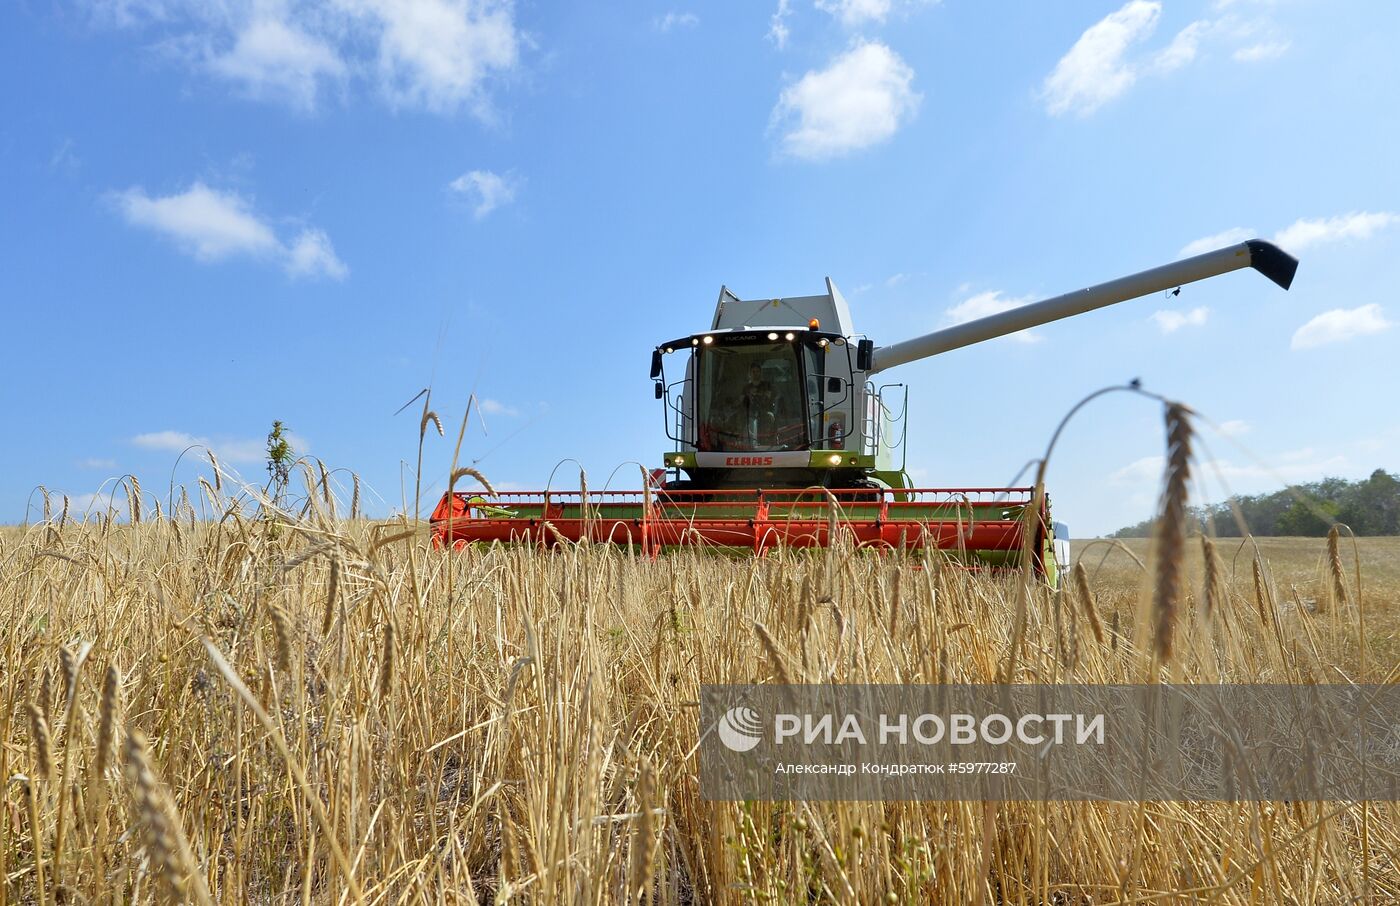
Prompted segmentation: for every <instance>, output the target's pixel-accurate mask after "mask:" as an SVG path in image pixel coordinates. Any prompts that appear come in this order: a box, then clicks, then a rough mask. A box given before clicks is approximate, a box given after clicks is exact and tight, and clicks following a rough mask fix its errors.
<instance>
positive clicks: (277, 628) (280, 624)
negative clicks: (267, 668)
mask: <svg viewBox="0 0 1400 906" xmlns="http://www.w3.org/2000/svg"><path fill="white" fill-rule="evenodd" d="M267 613H268V616H270V617H271V618H272V635H273V639H274V641H275V642H276V645H277V661H276V665H277V669H278V671H279V672H281V673H290V672H291V670H292V642H293V639H292V635H293V630H292V620H291V617H289V616H288V615H287V608H286V607H284V606H283V605H282V603H281V602H280V601H272V602H270V603H269V604H268V606H267Z"/></svg>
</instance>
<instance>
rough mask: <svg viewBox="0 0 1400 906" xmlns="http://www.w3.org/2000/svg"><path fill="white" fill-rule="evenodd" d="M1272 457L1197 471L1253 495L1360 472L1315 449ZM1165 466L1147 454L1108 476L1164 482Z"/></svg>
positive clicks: (1216, 463)
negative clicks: (1262, 462) (1283, 484)
mask: <svg viewBox="0 0 1400 906" xmlns="http://www.w3.org/2000/svg"><path fill="white" fill-rule="evenodd" d="M1271 460H1272V461H1266V463H1265V464H1264V465H1259V464H1256V463H1238V462H1234V461H1232V460H1229V459H1214V460H1212V461H1210V462H1208V463H1202V464H1201V465H1199V466H1198V467H1197V468H1196V472H1197V474H1199V475H1200V476H1201V477H1202V478H1203V479H1205V480H1207V481H1209V482H1211V484H1212V486H1213V485H1214V483H1215V482H1216V481H1218V480H1222V479H1223V480H1224V481H1225V482H1226V483H1227V485H1228V486H1229V490H1230V491H1231V492H1232V493H1236V494H1252V493H1257V492H1259V491H1262V490H1266V489H1268V488H1277V487H1279V486H1280V483H1281V482H1286V483H1291V484H1300V483H1303V482H1308V481H1317V480H1318V479H1321V478H1325V477H1328V476H1331V475H1345V474H1348V473H1352V472H1355V471H1356V469H1355V467H1354V466H1353V465H1352V463H1351V461H1350V460H1348V459H1347V458H1346V457H1345V456H1343V455H1341V454H1336V455H1333V456H1327V457H1322V456H1320V455H1319V454H1318V453H1316V452H1315V451H1313V450H1293V451H1290V452H1286V453H1280V454H1277V455H1275V456H1273V457H1271ZM1165 467H1166V461H1165V460H1164V459H1163V458H1162V457H1161V456H1144V457H1143V458H1142V459H1139V460H1136V461H1134V462H1131V463H1129V464H1128V465H1126V466H1124V467H1123V468H1121V469H1118V470H1117V471H1115V472H1113V473H1111V474H1110V475H1109V476H1108V478H1109V481H1111V482H1112V483H1114V484H1120V485H1142V484H1154V485H1155V484H1157V483H1160V482H1161V480H1162V475H1163V470H1164V469H1165Z"/></svg>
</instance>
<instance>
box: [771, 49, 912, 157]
mask: <svg viewBox="0 0 1400 906" xmlns="http://www.w3.org/2000/svg"><path fill="white" fill-rule="evenodd" d="M913 80H914V70H913V69H911V68H909V66H908V64H906V63H905V62H904V60H902V59H901V58H900V56H899V54H897V53H895V52H894V51H893V50H890V48H888V47H886V46H885V45H884V44H881V43H879V42H876V41H870V42H862V43H859V44H857V45H855V46H854V47H852V48H851V49H850V50H848V51H846V52H845V53H843V54H841V55H840V56H838V57H836V58H835V59H833V60H832V61H831V64H830V65H829V66H828V67H827V68H826V69H823V70H811V71H808V72H807V73H806V74H805V75H804V76H802V78H801V79H799V80H798V81H797V82H796V83H795V84H792V85H789V86H788V87H787V88H785V89H783V92H782V94H781V95H780V96H779V98H778V105H777V106H776V107H775V108H774V110H773V121H774V123H775V124H776V123H779V122H784V123H786V124H787V126H786V128H787V131H786V132H785V134H784V135H783V137H782V146H783V151H784V152H786V153H787V154H789V155H791V156H793V157H798V158H803V159H806V160H825V159H827V158H832V157H839V156H841V155H845V154H849V153H851V152H853V151H858V150H860V149H862V148H867V147H870V146H871V145H876V144H879V143H880V142H883V141H887V140H888V139H889V138H890V137H891V136H893V135H894V134H895V132H896V131H898V130H899V127H900V126H901V125H903V124H904V122H906V121H907V120H908V118H909V117H911V116H912V115H913V114H914V111H915V110H916V109H917V108H918V105H919V101H920V96H919V94H918V92H916V91H914V90H913V88H912V87H911V83H912V82H913ZM794 119H795V120H796V122H793V120H794Z"/></svg>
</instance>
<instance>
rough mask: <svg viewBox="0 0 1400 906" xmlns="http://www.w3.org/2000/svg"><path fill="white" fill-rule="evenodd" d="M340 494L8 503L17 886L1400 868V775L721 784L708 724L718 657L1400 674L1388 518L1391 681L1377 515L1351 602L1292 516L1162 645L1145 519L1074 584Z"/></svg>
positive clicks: (332, 898)
mask: <svg viewBox="0 0 1400 906" xmlns="http://www.w3.org/2000/svg"><path fill="white" fill-rule="evenodd" d="M210 496H211V498H213V495H212V494H211V495H210ZM218 505H223V504H222V503H221V502H220V503H219V504H218ZM319 509H321V508H320V507H319V506H318V507H313V508H312V509H311V511H310V512H309V513H308V514H307V515H306V516H304V517H302V518H300V519H297V520H291V521H289V522H284V523H282V524H280V525H274V524H272V523H270V522H267V521H263V520H259V519H249V518H245V517H241V516H229V517H226V518H224V519H223V520H222V521H215V520H196V519H194V518H193V517H192V515H191V514H188V513H187V514H186V516H185V517H183V518H177V519H173V520H172V519H171V518H169V516H168V515H167V516H165V517H163V518H160V519H158V520H152V519H150V518H149V517H148V518H147V519H146V520H145V521H142V522H141V523H140V524H134V525H133V524H111V525H106V526H104V525H102V524H99V523H96V522H89V523H88V524H86V525H83V524H75V523H73V522H72V521H69V522H67V523H66V524H63V525H60V524H59V521H58V520H57V519H55V520H52V521H50V522H48V523H45V524H41V525H35V526H29V527H27V528H23V529H20V528H13V529H7V530H4V531H3V532H0V626H3V633H4V641H3V648H0V702H3V708H0V740H3V748H0V773H2V774H3V776H4V777H6V778H8V780H9V782H8V783H7V784H6V785H5V787H4V813H3V815H0V876H3V878H4V883H3V885H0V902H14V903H50V902H63V903H105V902H123V903H125V902H136V903H145V902H155V901H159V902H171V901H187V902H220V903H242V902H254V903H322V904H341V903H352V902H372V903H401V902H414V903H448V902H451V903H461V902H467V903H470V902H524V903H537V904H545V903H561V904H573V903H668V904H684V903H711V902H714V903H731V902H767V903H804V902H805V903H871V902H891V903H915V902H927V903H961V902H991V903H1089V902H1093V903H1111V902H1134V903H1142V902H1178V901H1191V902H1212V903H1241V904H1243V903H1271V902H1295V903H1339V902H1367V901H1369V902H1374V903H1384V902H1393V901H1396V900H1397V899H1400V867H1397V866H1400V809H1397V806H1396V805H1395V804H1393V803H1392V804H1372V805H1370V806H1369V807H1363V806H1362V805H1360V804H1357V803H1338V802H1293V803H1273V804H1177V803H1149V804H1146V805H1138V804H1111V803H1110V804H1103V803H1097V804H1095V803H1058V804H1057V803H1050V804H1045V803H1004V804H997V803H986V804H984V803H980V802H928V803H800V802H795V803H753V804H731V803H714V802H707V801H703V800H702V799H701V798H700V797H699V793H698V788H697V779H696V755H695V749H696V742H697V710H696V708H695V702H696V699H697V697H698V689H699V686H700V684H701V683H708V682H752V681H759V682H788V681H791V682H804V681H814V682H815V681H823V682H824V681H834V682H838V683H842V682H893V683H941V682H984V683H985V682H996V681H1000V680H1003V679H1005V678H1006V676H1007V674H1008V672H1009V673H1010V675H1011V678H1012V679H1014V680H1015V681H1017V682H1065V681H1083V682H1090V683H1108V682H1140V681H1144V680H1146V679H1147V678H1148V675H1149V672H1150V671H1152V670H1154V669H1157V670H1158V673H1159V676H1160V677H1161V678H1163V679H1168V678H1170V679H1178V680H1182V681H1188V682H1191V681H1215V680H1224V681H1235V682H1269V681H1300V682H1345V681H1348V680H1355V679H1361V678H1365V679H1369V680H1371V681H1395V680H1396V678H1397V677H1396V673H1395V661H1396V657H1395V627H1396V615H1397V604H1396V599H1397V592H1400V576H1397V556H1398V555H1400V547H1397V545H1396V544H1395V543H1394V542H1369V541H1363V543H1362V544H1361V545H1360V552H1361V558H1360V559H1361V568H1362V576H1363V587H1362V603H1363V605H1364V608H1365V617H1366V619H1367V620H1368V621H1369V623H1368V628H1367V632H1368V633H1374V635H1373V639H1374V644H1373V645H1372V646H1370V648H1369V650H1367V651H1366V658H1367V660H1366V666H1365V667H1364V670H1365V674H1364V677H1363V674H1362V670H1363V665H1362V662H1361V657H1360V654H1361V651H1360V649H1359V648H1358V620H1357V617H1358V609H1357V600H1356V593H1355V592H1356V590H1355V580H1354V576H1353V574H1352V566H1351V563H1350V559H1349V551H1350V548H1349V547H1347V546H1346V544H1345V539H1343V541H1344V543H1343V550H1344V551H1347V552H1348V559H1347V562H1346V572H1345V577H1346V583H1347V585H1346V598H1345V600H1338V594H1337V591H1336V589H1335V587H1334V583H1333V579H1332V573H1331V571H1330V569H1329V566H1330V562H1329V561H1328V559H1327V558H1326V545H1325V542H1322V541H1271V542H1261V548H1262V550H1263V553H1264V559H1263V560H1262V561H1261V563H1260V567H1261V572H1260V581H1259V583H1258V584H1257V585H1256V579H1255V565H1254V557H1253V549H1252V548H1250V549H1247V550H1246V551H1245V552H1243V553H1238V554H1237V553H1236V552H1235V550H1234V549H1233V547H1230V548H1227V547H1225V545H1224V544H1223V543H1222V545H1221V546H1220V548H1219V549H1218V551H1217V553H1218V554H1219V556H1218V557H1217V558H1216V561H1217V562H1215V564H1214V566H1213V571H1214V573H1215V579H1214V582H1213V584H1212V590H1211V591H1210V592H1209V597H1210V607H1211V613H1212V614H1213V616H1211V617H1210V618H1209V619H1207V618H1206V617H1203V616H1202V613H1203V611H1204V607H1203V606H1201V603H1199V602H1200V601H1201V600H1202V599H1203V597H1204V594H1203V589H1204V586H1203V583H1202V578H1201V576H1200V574H1199V569H1200V565H1201V564H1200V560H1199V559H1198V561H1197V566H1196V567H1191V566H1190V564H1188V569H1187V571H1186V574H1185V579H1184V580H1183V581H1184V583H1185V585H1184V588H1185V591H1186V596H1185V598H1184V599H1183V600H1182V602H1181V604H1180V606H1179V607H1178V608H1177V614H1176V619H1177V633H1176V639H1177V640H1176V644H1175V653H1174V655H1173V656H1172V658H1171V660H1170V661H1169V662H1168V663H1167V664H1166V665H1165V666H1162V667H1159V668H1154V667H1153V666H1152V661H1151V658H1150V655H1149V653H1148V649H1149V648H1150V645H1149V644H1148V627H1149V626H1150V625H1152V621H1151V620H1149V619H1148V615H1147V614H1146V613H1145V612H1144V609H1145V607H1147V606H1149V605H1145V604H1143V603H1142V602H1143V601H1144V600H1145V599H1148V598H1150V595H1147V596H1145V595H1144V594H1142V587H1141V586H1142V579H1141V570H1140V569H1139V568H1138V567H1137V566H1136V565H1135V564H1134V563H1133V561H1132V559H1131V558H1130V557H1128V556H1127V555H1126V554H1124V553H1123V552H1122V551H1121V549H1115V551H1113V552H1109V553H1110V556H1109V557H1108V559H1107V560H1106V561H1105V562H1104V565H1103V568H1102V570H1100V568H1099V566H1100V560H1099V558H1100V556H1101V555H1102V554H1103V553H1104V552H1105V549H1104V548H1102V547H1097V546H1096V547H1087V546H1085V545H1083V544H1081V549H1082V550H1085V553H1086V556H1085V559H1084V563H1085V565H1086V566H1087V567H1088V570H1087V571H1086V576H1085V579H1086V582H1085V583H1083V584H1079V583H1075V582H1070V583H1067V586H1068V587H1067V590H1066V591H1065V592H1064V593H1062V594H1060V595H1056V594H1053V593H1051V592H1049V591H1048V590H1045V589H1032V590H1030V591H1029V592H1023V591H1022V587H1021V585H1020V584H1019V580H1018V578H1017V577H1015V576H1012V577H1002V578H996V577H988V576H973V575H970V574H967V573H965V572H962V571H960V570H958V569H954V568H948V567H946V566H940V564H939V563H938V562H937V561H934V560H927V559H924V558H922V557H911V558H908V559H906V558H902V557H892V556H887V557H880V556H873V555H869V554H853V553H852V552H851V551H849V550H844V549H834V550H832V551H830V552H819V553H814V554H798V553H793V552H783V551H777V552H774V553H772V554H770V556H768V557H767V558H765V559H762V560H756V561H755V560H743V559H731V558H725V557H717V556H707V555H705V554H704V553H702V552H693V551H692V552H681V553H677V554H674V555H667V556H663V557H662V558H661V559H659V560H656V561H650V560H646V559H643V558H640V557H637V556H634V555H632V554H629V553H627V552H625V551H620V550H616V549H611V548H602V547H586V546H584V547H576V548H568V549H561V550H558V551H554V552H540V551H532V550H521V549H491V550H469V551H464V552H460V553H453V554H448V553H443V552H440V551H435V550H433V549H431V547H430V546H429V545H428V544H427V543H426V540H425V538H424V535H423V533H422V532H421V531H419V532H416V533H410V532H405V531H404V527H403V526H402V525H383V524H378V525H376V524H371V523H367V522H364V521H351V520H342V519H335V518H332V517H331V516H330V515H328V514H326V513H324V512H318V510H319ZM1192 549H1193V550H1195V551H1197V556H1198V558H1199V556H1200V554H1199V550H1200V546H1199V542H1197V543H1195V545H1194V546H1193V548H1192ZM1135 553H1136V555H1137V556H1139V557H1142V556H1144V553H1145V551H1143V550H1142V549H1141V548H1139V549H1138V550H1137V551H1136V552H1135ZM1085 590H1087V591H1088V592H1089V598H1088V599H1086V598H1085V595H1084V591H1085ZM1023 595H1024V597H1023ZM1022 602H1023V603H1022ZM1299 602H1302V606H1299ZM1309 602H1311V603H1309ZM1018 612H1019V613H1022V614H1024V617H1025V621H1024V631H1023V633H1021V639H1022V641H1021V644H1020V646H1019V649H1018V651H1017V652H1016V656H1015V658H1014V661H1013V658H1012V657H1011V654H1012V648H1013V638H1014V636H1015V635H1016V625H1017V614H1018ZM1387 633H1388V635H1387Z"/></svg>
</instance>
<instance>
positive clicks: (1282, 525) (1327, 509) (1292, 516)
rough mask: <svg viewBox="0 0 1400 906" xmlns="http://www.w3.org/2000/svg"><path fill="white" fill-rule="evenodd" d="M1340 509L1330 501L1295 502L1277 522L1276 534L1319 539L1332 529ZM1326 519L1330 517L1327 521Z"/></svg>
mask: <svg viewBox="0 0 1400 906" xmlns="http://www.w3.org/2000/svg"><path fill="white" fill-rule="evenodd" d="M1339 510H1340V507H1338V506H1337V504H1335V503H1333V502H1332V501H1330V500H1319V501H1317V502H1313V501H1303V500H1295V501H1294V502H1293V505H1292V506H1291V507H1289V508H1288V512H1286V513H1284V514H1283V515H1282V516H1281V517H1279V520H1278V526H1277V527H1276V529H1277V532H1276V533H1277V534H1279V535H1290V536H1299V537H1304V538H1320V537H1322V536H1323V535H1325V534H1327V530H1328V529H1330V528H1331V527H1332V522H1333V520H1334V519H1335V517H1336V515H1337V512H1338V511H1339ZM1328 517H1332V518H1331V519H1329V518H1328Z"/></svg>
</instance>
